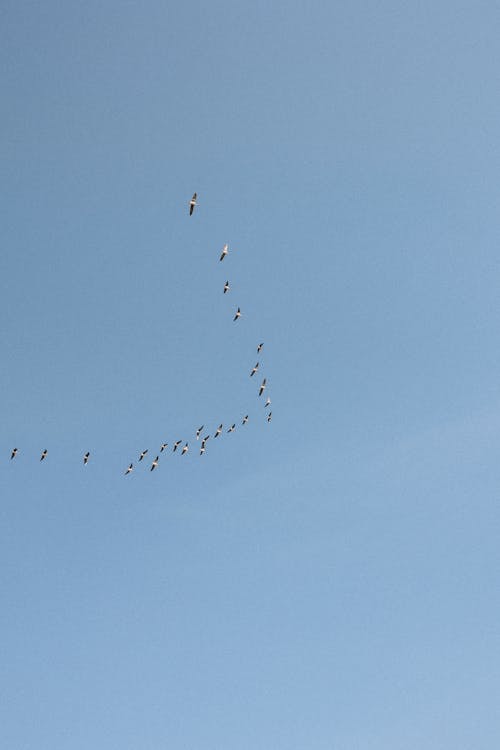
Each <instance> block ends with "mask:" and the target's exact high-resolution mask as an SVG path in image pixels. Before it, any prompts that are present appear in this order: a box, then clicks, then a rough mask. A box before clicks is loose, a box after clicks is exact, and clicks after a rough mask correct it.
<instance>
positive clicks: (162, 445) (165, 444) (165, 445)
mask: <svg viewBox="0 0 500 750" xmlns="http://www.w3.org/2000/svg"><path fill="white" fill-rule="evenodd" d="M165 448H168V443H162V444H161V447H160V453H163V451H164V450H165Z"/></svg>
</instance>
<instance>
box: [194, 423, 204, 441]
mask: <svg viewBox="0 0 500 750" xmlns="http://www.w3.org/2000/svg"><path fill="white" fill-rule="evenodd" d="M204 426H205V425H203V424H202V425H201V427H198V429H197V430H196V440H199V439H200V435H201V431H202V429H203V428H204Z"/></svg>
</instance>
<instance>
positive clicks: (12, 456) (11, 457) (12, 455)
mask: <svg viewBox="0 0 500 750" xmlns="http://www.w3.org/2000/svg"><path fill="white" fill-rule="evenodd" d="M16 456H17V448H14V450H13V451H12V453H11V454H10V460H11V461H12V459H13V458H15V457H16Z"/></svg>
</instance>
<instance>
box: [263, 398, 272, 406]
mask: <svg viewBox="0 0 500 750" xmlns="http://www.w3.org/2000/svg"><path fill="white" fill-rule="evenodd" d="M270 403H271V399H270V398H269V396H268V397H267V399H266V403H265V404H264V409H267V407H268V406H269V404H270Z"/></svg>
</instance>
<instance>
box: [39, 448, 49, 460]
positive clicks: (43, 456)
mask: <svg viewBox="0 0 500 750" xmlns="http://www.w3.org/2000/svg"><path fill="white" fill-rule="evenodd" d="M47 453H48V450H47V448H45V450H44V451H43V453H42V455H41V456H40V461H43V459H44V458H45V456H46V455H47Z"/></svg>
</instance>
